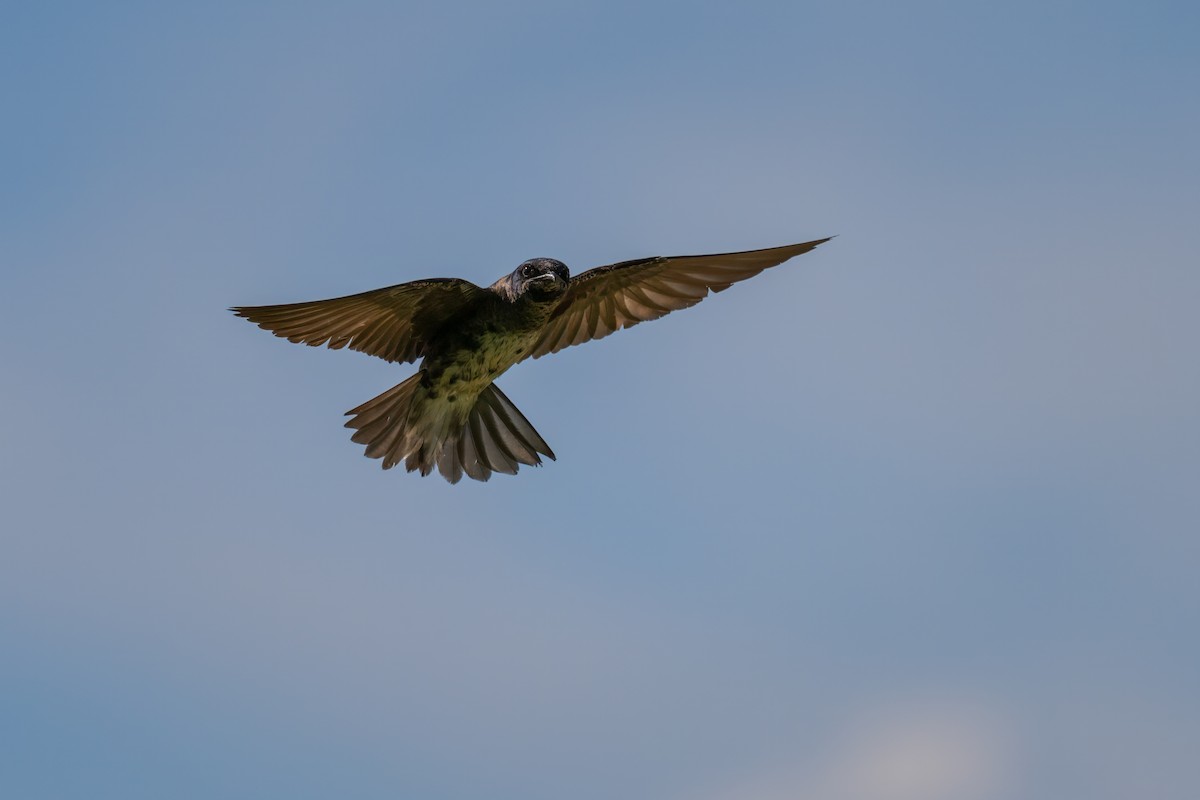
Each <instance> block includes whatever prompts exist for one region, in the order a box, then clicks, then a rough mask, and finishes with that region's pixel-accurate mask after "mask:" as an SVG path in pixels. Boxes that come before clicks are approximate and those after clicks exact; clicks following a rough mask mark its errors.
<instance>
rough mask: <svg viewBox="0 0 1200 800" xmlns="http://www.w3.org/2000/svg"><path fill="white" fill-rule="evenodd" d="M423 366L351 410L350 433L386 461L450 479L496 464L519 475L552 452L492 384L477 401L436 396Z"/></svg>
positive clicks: (480, 474)
mask: <svg viewBox="0 0 1200 800" xmlns="http://www.w3.org/2000/svg"><path fill="white" fill-rule="evenodd" d="M421 375H422V373H420V372H418V373H417V374H416V375H413V376H412V377H411V378H409V379H408V380H406V381H404V382H403V383H401V384H398V385H396V386H393V387H392V388H391V389H388V390H387V391H386V392H384V393H383V394H381V395H379V396H378V397H376V398H374V399H372V400H368V401H367V402H365V403H363V404H362V405H361V406H359V407H358V408H355V409H351V410H350V411H347V412H346V414H347V416H351V417H352V419H351V420H350V421H349V422H347V423H346V427H347V428H355V429H356V432H355V434H354V435H353V436H351V437H350V438H351V439H352V440H353V441H355V442H358V443H359V444H365V445H366V446H367V451H366V455H367V457H368V458H382V459H383V468H384V469H391V468H392V467H394V466H396V465H397V464H399V463H400V462H402V461H403V462H404V468H405V469H407V470H408V471H409V472H413V471H415V470H420V472H421V474H422V475H428V474H429V473H431V472H433V468H434V467H435V466H436V467H437V468H438V471H439V472H441V473H442V476H443V477H444V478H445V479H446V480H448V481H450V482H451V483H458V481H459V480H460V479H461V478H462V476H463V473H466V475H467V477H470V478H474V479H475V480H477V481H486V480H487V479H488V478H490V477H491V476H492V473H493V472H504V473H507V474H509V475H515V474H516V472H517V469H518V466H519V465H520V464H528V465H529V466H537V465H539V464H541V463H542V460H541V458H539V457H538V454H539V453H541V454H542V455H545V456H547V457H549V458H550V459H553V458H554V452H553V451H552V450H551V449H550V445H548V444H546V441H545V440H544V439H542V437H541V436H540V435H539V434H538V432H537V431H536V430H534V427H533V425H531V424H530V422H529V420H527V419H525V416H524V415H523V414H522V413H521V412H520V411H518V410H517V407H516V406H514V405H513V404H512V401H510V400H509V399H508V398H507V397H505V396H504V393H503V392H501V391H500V389H499V388H498V387H497V386H496V384H494V383H493V384H489V385H488V387H487V388H486V389H484V390H483V391H482V392H480V394H479V396H478V398H476V400H475V404H474V405H473V406H470V407H469V408H468V407H465V406H463V405H461V404H458V403H452V402H450V401H449V400H448V399H446V398H444V397H443V398H433V397H430V395H429V393H428V391H427V390H426V389H425V387H423V386H422V385H421Z"/></svg>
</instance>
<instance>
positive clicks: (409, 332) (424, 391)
mask: <svg viewBox="0 0 1200 800" xmlns="http://www.w3.org/2000/svg"><path fill="white" fill-rule="evenodd" d="M827 241H829V240H828V239H818V240H816V241H812V242H804V243H803V244H793V245H787V246H785V247H773V248H769V249H766V250H750V251H747V252H742V253H723V254H719V255H707V256H676V257H671V258H663V257H658V258H643V259H639V260H637V261H624V262H621V263H619V264H611V265H609V266H607V267H597V268H596V269H591V270H588V271H587V272H584V273H582V274H580V275H577V276H575V277H574V278H571V277H570V274H569V273H568V271H567V267H566V265H565V264H563V263H562V262H561V261H555V260H554V259H552V258H535V259H531V260H529V261H526V262H525V263H524V264H522V265H521V266H519V267H517V269H516V270H514V271H513V272H512V274H510V275H506V276H504V277H503V278H501V279H500V280H498V281H496V282H495V283H494V284H492V285H491V286H489V287H488V288H486V289H483V288H480V287H479V286H476V285H475V284H473V283H470V282H468V281H464V280H459V279H458V278H431V279H429V280H422V281H413V282H411V283H402V284H400V285H398V286H391V287H388V288H386V289H376V290H375V291H371V292H363V293H362V294H355V295H350V296H349V297H338V298H335V299H332V300H317V301H315V302H311V303H291V304H288V305H278V306H245V307H237V308H233V309H230V310H231V311H233V312H234V313H235V314H237V315H238V316H240V317H245V318H246V319H248V320H250V321H251V322H254V323H257V324H258V326H259V327H260V328H265V329H266V330H269V331H271V332H272V333H274V334H275V335H276V336H282V337H284V338H286V339H287V340H288V341H291V342H298V343H303V344H307V345H313V346H318V345H328V346H329V347H331V348H333V349H338V348H342V347H349V348H350V349H351V350H359V351H361V352H364V353H367V354H369V355H373V356H378V357H380V358H382V359H384V360H386V361H400V362H408V361H416V360H417V359H424V360H423V361H422V362H421V366H420V369H419V370H418V371H417V373H416V374H415V375H413V376H412V377H410V378H409V379H408V380H406V381H404V382H403V383H400V384H398V385H397V386H394V387H392V388H391V389H388V390H387V391H386V392H384V393H383V394H381V395H379V396H378V397H376V398H374V399H373V400H368V401H367V402H366V403H363V404H362V405H361V406H359V407H358V408H355V409H353V410H351V411H348V412H347V415H348V416H351V419H350V421H349V422H347V423H346V427H348V428H354V429H355V433H354V435H353V436H352V437H351V439H353V440H354V441H355V442H358V443H359V444H364V445H366V447H367V450H366V454H367V456H369V457H371V458H381V459H383V468H384V469H389V468H391V467H393V466H395V465H396V464H399V463H402V462H403V464H404V466H405V468H406V469H407V470H408V471H409V472H412V471H414V470H420V472H421V474H422V475H428V474H429V473H430V472H432V471H433V469H434V467H435V466H436V467H437V469H438V471H440V472H441V474H442V475H443V476H444V477H445V478H446V480H448V481H450V482H451V483H457V482H458V480H459V479H460V478H462V476H463V474H464V473H465V474H466V475H467V476H468V477H471V478H474V479H476V480H481V481H486V480H487V479H488V478H489V477H491V475H492V473H493V472H505V473H509V474H515V473H516V471H517V469H518V468H519V465H521V464H528V465H531V466H536V465H539V464H541V458H539V454H540V455H544V456H547V457H549V458H551V459H553V458H554V453H553V451H551V450H550V447H549V445H547V444H546V442H545V440H544V439H542V437H541V436H540V435H538V432H537V431H536V430H534V427H533V425H531V424H530V423H529V420H527V419H525V417H524V415H522V414H521V412H520V411H518V410H517V408H516V406H514V405H513V404H512V403H511V402H510V401H509V399H508V398H507V397H505V396H504V393H503V392H501V391H500V389H499V388H498V387H497V386H496V385H495V384H493V383H492V381H493V380H495V379H496V378H497V377H498V376H499V375H501V374H503V373H504V372H505V370H507V369H508V368H509V367H511V366H512V365H513V364H516V363H517V362H519V361H523V360H525V359H526V358H529V357H531V356H532V357H533V358H541V357H542V356H544V355H549V354H550V353H557V352H558V351H559V350H562V349H563V348H564V347H570V346H571V345H575V344H582V343H583V342H586V341H590V340H592V339H601V338H603V337H605V336H608V335H609V334H610V333H612V332H614V331H617V330H620V329H621V328H628V327H631V326H633V325H636V324H638V323H639V322H645V321H646V320H651V319H658V318H659V317H661V316H664V315H666V314H669V313H670V312H672V311H676V310H678V309H681V308H687V307H688V306H693V305H695V304H696V303H699V302H700V301H701V300H703V299H704V297H705V296H706V295H707V294H708V293H709V292H710V291H712V292H720V291H722V290H724V289H727V288H729V287H730V286H731V285H733V284H734V283H737V282H738V281H743V280H746V279H747V278H751V277H753V276H755V275H757V274H758V273H760V272H762V271H763V270H764V269H767V268H768V267H773V266H776V265H777V264H782V263H783V262H784V261H787V260H788V259H790V258H792V257H794V256H798V255H800V254H802V253H807V252H808V251H809V250H812V249H813V248H814V247H816V246H817V245H819V244H822V243H823V242H827Z"/></svg>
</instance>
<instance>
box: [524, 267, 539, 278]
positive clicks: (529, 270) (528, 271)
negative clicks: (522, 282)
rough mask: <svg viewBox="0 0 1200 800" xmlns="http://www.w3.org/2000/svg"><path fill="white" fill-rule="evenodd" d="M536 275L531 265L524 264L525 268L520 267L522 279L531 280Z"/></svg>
mask: <svg viewBox="0 0 1200 800" xmlns="http://www.w3.org/2000/svg"><path fill="white" fill-rule="evenodd" d="M536 274H537V269H536V268H534V266H533V264H526V265H525V266H523V267H521V277H522V278H532V277H533V276H534V275H536Z"/></svg>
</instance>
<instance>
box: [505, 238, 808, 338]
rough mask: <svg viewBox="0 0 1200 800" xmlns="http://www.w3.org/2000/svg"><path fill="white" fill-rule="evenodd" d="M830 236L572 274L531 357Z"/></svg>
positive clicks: (657, 310)
mask: <svg viewBox="0 0 1200 800" xmlns="http://www.w3.org/2000/svg"><path fill="white" fill-rule="evenodd" d="M827 241H829V239H817V240H816V241H812V242H804V243H802V244H790V245H786V246H784V247H771V248H768V249H766V250H748V251H746V252H742V253H721V254H718V255H708V256H674V257H669V258H665V257H661V256H660V257H658V258H643V259H639V260H637V261H623V262H621V263H619V264H610V265H608V266H607V267H597V268H595V269H590V270H588V271H587V272H584V273H581V274H580V275H577V276H576V277H574V278H572V279H571V283H570V285H569V286H568V287H567V292H566V294H565V295H563V299H562V301H561V303H560V304H559V306H558V307H557V308H556V309H555V310H554V313H553V314H552V315H551V317H550V320H549V321H548V322H547V323H546V326H545V328H544V329H543V331H542V335H541V337H540V338H539V339H538V341H537V343H536V344H534V346H533V347H532V348H531V349H530V352H529V356H532V357H533V358H541V357H542V356H545V355H549V354H550V353H557V352H558V351H559V350H562V349H563V348H564V347H570V346H571V345H574V344H583V343H584V342H587V341H591V340H592V339H601V338H603V337H605V336H608V335H609V334H610V333H612V332H614V331H618V330H620V329H621V328H628V327H631V326H633V325H637V324H638V323H639V322H645V321H647V320H651V319H658V318H659V317H662V316H665V315H667V314H669V313H671V312H672V311H677V310H678V309H681V308H687V307H688V306H694V305H696V303H699V302H700V301H701V300H703V299H704V298H705V297H706V296H707V295H708V293H709V292H710V291H711V292H720V291H723V290H725V289H728V288H729V287H730V286H732V285H733V284H735V283H737V282H738V281H744V280H746V279H747V278H752V277H754V276H755V275H757V274H758V273H760V272H762V271H763V270H764V269H767V268H768V267H774V266H776V265H777V264H782V263H783V262H784V261H787V260H788V259H789V258H792V257H794V256H798V255H800V254H802V253H807V252H808V251H809V250H812V249H813V248H814V247H816V246H817V245H819V244H823V243H825V242H827ZM527 357H528V356H527Z"/></svg>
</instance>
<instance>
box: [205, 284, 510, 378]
mask: <svg viewBox="0 0 1200 800" xmlns="http://www.w3.org/2000/svg"><path fill="white" fill-rule="evenodd" d="M494 298H495V295H493V294H492V293H491V292H489V291H487V290H486V289H481V288H480V287H478V286H476V285H475V284H473V283H471V282H470V281H464V280H459V279H458V278H431V279H429V280H423V281H413V282H412V283H402V284H400V285H399V286H389V287H388V288H386V289H375V290H374V291H370V292H363V293H362V294H353V295H350V296H349V297H336V298H334V299H332V300H316V301H314V302H311V303H289V304H287V305H280V306H244V307H237V308H231V309H229V310H230V311H232V312H233V313H235V314H237V315H238V316H239V317H245V318H246V319H248V320H250V321H251V322H254V323H256V324H257V325H258V327H260V328H263V329H265V330H268V331H270V332H271V333H273V334H275V335H276V336H281V337H283V338H285V339H287V340H288V341H289V342H297V343H301V344H307V345H312V346H313V347H318V346H320V345H323V344H328V345H329V347H330V348H331V349H334V350H337V349H339V348H342V347H349V348H350V349H351V350H358V351H360V352H363V353H366V354H368V355H372V356H378V357H379V358H382V359H385V360H387V361H415V360H416V359H418V358H420V357H421V356H423V355H425V347H426V345H427V343H428V341H429V339H430V337H432V336H434V335H435V334H436V333H437V331H438V330H439V329H440V328H441V327H442V326H443V325H445V324H446V323H447V322H448V321H450V320H452V319H453V318H454V317H456V316H458V315H459V314H462V313H463V312H465V311H467V310H469V309H471V308H474V307H475V306H476V305H477V304H480V303H485V302H488V301H489V299H494Z"/></svg>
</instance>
